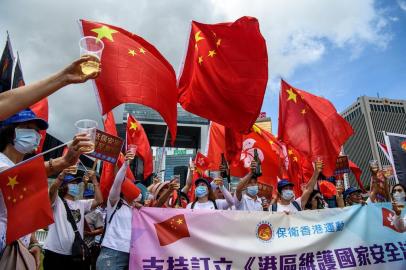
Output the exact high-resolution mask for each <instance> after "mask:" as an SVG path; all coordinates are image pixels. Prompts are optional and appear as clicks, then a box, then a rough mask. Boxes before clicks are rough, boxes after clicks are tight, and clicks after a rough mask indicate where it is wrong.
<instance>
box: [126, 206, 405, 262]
mask: <svg viewBox="0 0 406 270" xmlns="http://www.w3.org/2000/svg"><path fill="white" fill-rule="evenodd" d="M390 208H391V207H390V204H373V205H367V206H353V207H347V208H344V209H339V208H335V209H324V210H319V211H302V212H299V213H295V214H290V215H286V214H284V213H274V214H271V213H269V212H263V211H258V212H255V211H254V212H246V211H212V210H199V211H192V210H187V209H165V211H162V209H158V208H143V209H141V210H134V214H133V222H132V243H131V251H130V269H137V270H167V269H168V270H169V269H171V270H176V269H192V270H232V269H238V270H243V269H244V270H245V269H252V270H274V269H275V270H276V269H288V270H291V269H292V270H312V269H315V270H316V269H321V270H325V269H374V270H375V269H376V270H378V269H379V270H381V269H383V270H384V269H390V270H398V269H399V270H400V269H406V234H405V233H401V232H399V231H398V230H397V229H396V228H395V227H396V226H393V223H394V222H395V221H394V218H395V216H394V213H393V212H392V211H391V210H390ZM362 224H364V226H363V225H362ZM164 225H165V226H164ZM163 226H164V229H163ZM169 236H170V239H169V238H168V237H169Z"/></svg>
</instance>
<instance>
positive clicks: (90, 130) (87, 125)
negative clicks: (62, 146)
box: [75, 119, 97, 154]
mask: <svg viewBox="0 0 406 270" xmlns="http://www.w3.org/2000/svg"><path fill="white" fill-rule="evenodd" d="M75 127H76V128H77V129H78V133H79V134H86V135H87V136H88V137H89V139H90V143H91V145H90V146H84V147H82V148H81V149H80V151H82V152H83V153H84V154H90V153H93V152H94V147H95V144H96V129H97V122H96V121H94V120H90V119H82V120H79V121H77V122H76V123H75Z"/></svg>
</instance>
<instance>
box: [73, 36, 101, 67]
mask: <svg viewBox="0 0 406 270" xmlns="http://www.w3.org/2000/svg"><path fill="white" fill-rule="evenodd" d="M79 48H80V56H85V55H90V56H93V57H96V58H97V60H98V61H94V60H89V61H86V62H84V63H82V64H80V67H81V69H82V73H83V74H85V75H89V74H92V73H93V72H97V71H98V70H99V65H100V59H101V56H102V52H103V49H104V43H103V41H102V40H100V39H98V38H96V37H91V36H87V37H83V38H81V39H80V41H79Z"/></svg>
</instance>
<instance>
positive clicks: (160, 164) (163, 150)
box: [158, 126, 169, 180]
mask: <svg viewBox="0 0 406 270" xmlns="http://www.w3.org/2000/svg"><path fill="white" fill-rule="evenodd" d="M168 130H169V129H168V126H166V132H165V138H164V145H163V146H162V148H163V149H162V153H161V159H160V160H159V166H158V168H159V170H158V173H160V172H161V169H162V163H163V160H164V155H165V147H166V141H167V140H168ZM162 180H164V179H163V177H162Z"/></svg>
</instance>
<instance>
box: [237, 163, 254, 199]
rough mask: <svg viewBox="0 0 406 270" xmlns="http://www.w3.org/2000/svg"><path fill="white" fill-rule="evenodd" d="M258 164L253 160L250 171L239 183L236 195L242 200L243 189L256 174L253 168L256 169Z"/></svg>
mask: <svg viewBox="0 0 406 270" xmlns="http://www.w3.org/2000/svg"><path fill="white" fill-rule="evenodd" d="M256 166H257V163H256V162H255V161H252V162H251V167H250V172H249V173H248V174H247V175H245V176H244V177H243V178H241V180H240V182H239V183H238V185H237V189H236V191H235V196H236V197H237V200H238V201H241V199H242V191H243V190H244V189H245V187H246V185H247V184H248V182H249V181H250V180H251V178H252V177H253V176H254V174H253V170H255V168H256Z"/></svg>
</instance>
